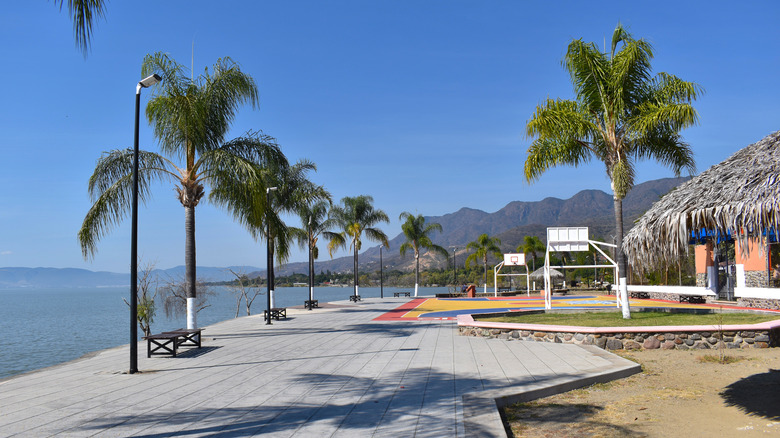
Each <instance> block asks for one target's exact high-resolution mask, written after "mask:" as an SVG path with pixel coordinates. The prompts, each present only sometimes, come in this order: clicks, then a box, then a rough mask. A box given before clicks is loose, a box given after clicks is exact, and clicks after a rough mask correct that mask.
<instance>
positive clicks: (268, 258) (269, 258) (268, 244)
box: [265, 187, 276, 325]
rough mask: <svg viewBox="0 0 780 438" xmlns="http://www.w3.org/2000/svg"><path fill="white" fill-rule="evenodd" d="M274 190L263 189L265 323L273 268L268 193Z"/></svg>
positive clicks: (269, 311) (267, 322)
mask: <svg viewBox="0 0 780 438" xmlns="http://www.w3.org/2000/svg"><path fill="white" fill-rule="evenodd" d="M273 190H276V187H268V188H267V189H265V202H266V214H265V227H266V228H265V229H266V232H265V243H266V252H265V257H266V271H265V272H266V277H267V278H268V281H266V283H268V285H267V286H268V288H267V294H266V295H267V296H266V306H267V307H266V308H267V309H268V310H266V314H265V320H266V322H265V324H266V325H270V324H271V269H272V268H273V263H274V261H273V260H272V259H273V254H272V253H271V245H273V242H271V221H270V220H269V217H268V211H269V210H271V199H270V194H271V191H273Z"/></svg>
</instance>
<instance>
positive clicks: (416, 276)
mask: <svg viewBox="0 0 780 438" xmlns="http://www.w3.org/2000/svg"><path fill="white" fill-rule="evenodd" d="M414 261H415V268H414V296H417V285H418V284H419V283H420V254H418V253H416V252H415V253H414Z"/></svg>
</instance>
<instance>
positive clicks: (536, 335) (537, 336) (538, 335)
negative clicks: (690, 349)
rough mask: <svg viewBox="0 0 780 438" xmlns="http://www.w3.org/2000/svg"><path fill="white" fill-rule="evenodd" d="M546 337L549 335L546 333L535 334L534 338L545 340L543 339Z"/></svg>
mask: <svg viewBox="0 0 780 438" xmlns="http://www.w3.org/2000/svg"><path fill="white" fill-rule="evenodd" d="M545 335H547V333H545V332H534V337H535V338H543V337H545Z"/></svg>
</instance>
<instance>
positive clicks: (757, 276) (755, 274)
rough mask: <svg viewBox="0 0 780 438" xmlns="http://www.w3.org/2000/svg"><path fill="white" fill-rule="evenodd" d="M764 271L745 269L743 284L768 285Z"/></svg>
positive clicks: (751, 285) (752, 285) (748, 285)
mask: <svg viewBox="0 0 780 438" xmlns="http://www.w3.org/2000/svg"><path fill="white" fill-rule="evenodd" d="M767 281H768V278H767V275H766V271H745V286H747V287H769V284H768V283H767Z"/></svg>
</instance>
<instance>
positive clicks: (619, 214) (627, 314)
mask: <svg viewBox="0 0 780 438" xmlns="http://www.w3.org/2000/svg"><path fill="white" fill-rule="evenodd" d="M615 239H616V240H615V244H616V245H617V248H615V254H617V265H618V277H619V280H618V290H617V293H618V296H620V297H621V302H622V310H623V318H624V319H631V307H630V306H629V304H628V282H627V281H626V273H627V272H628V269H627V268H628V265H627V264H626V254H625V253H624V252H623V200H622V199H620V198H618V197H617V196H615Z"/></svg>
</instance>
